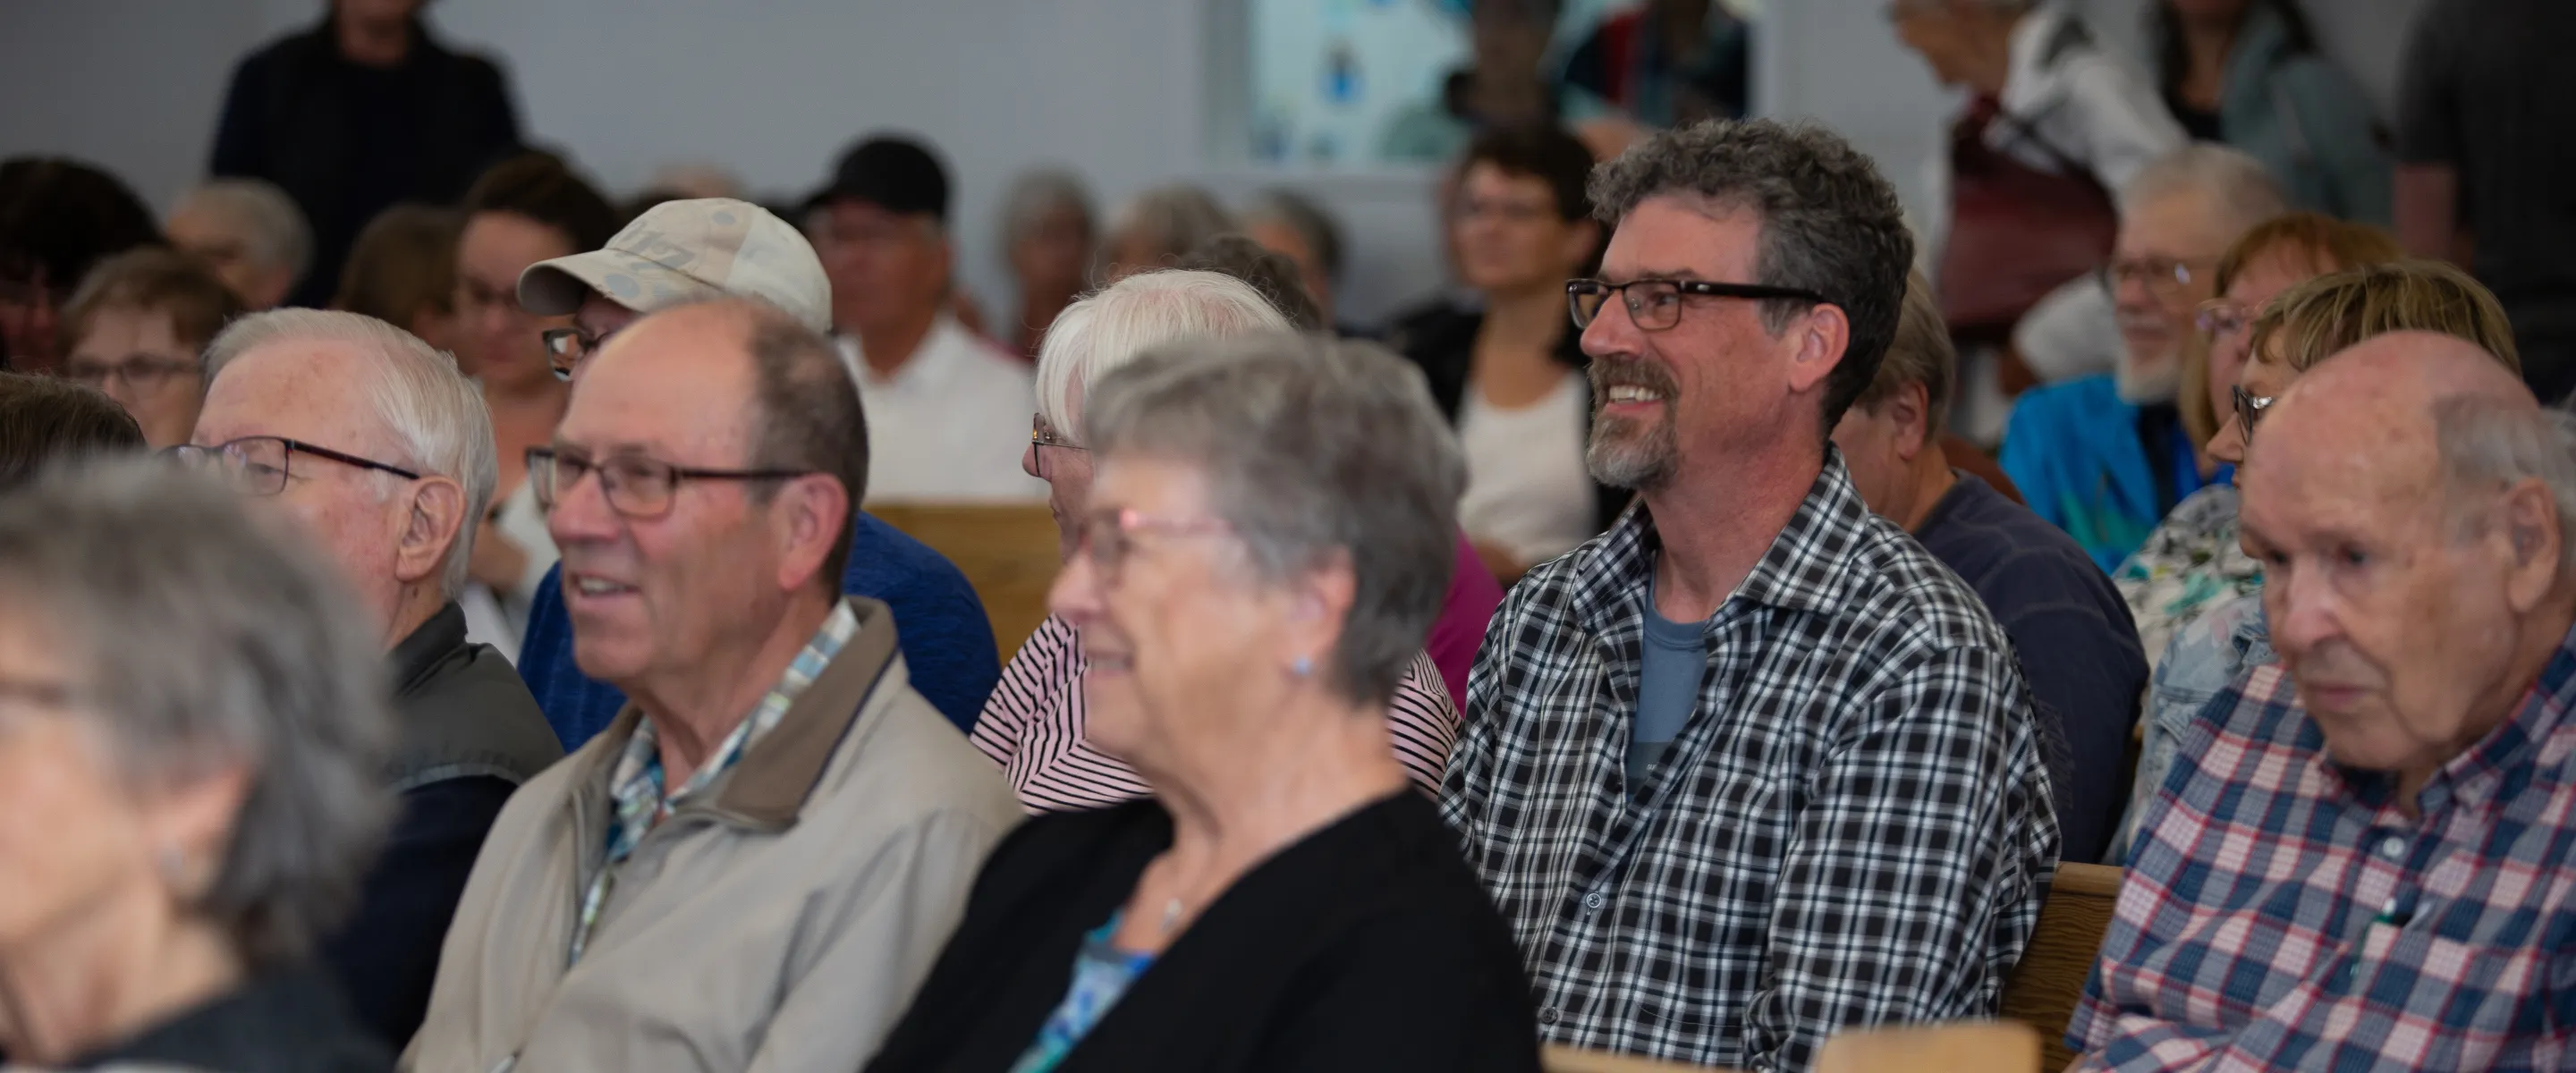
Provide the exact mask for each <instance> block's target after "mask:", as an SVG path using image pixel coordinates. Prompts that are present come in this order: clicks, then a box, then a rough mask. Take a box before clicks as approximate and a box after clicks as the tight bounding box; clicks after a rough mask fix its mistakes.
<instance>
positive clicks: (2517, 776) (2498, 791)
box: [2248, 629, 2576, 816]
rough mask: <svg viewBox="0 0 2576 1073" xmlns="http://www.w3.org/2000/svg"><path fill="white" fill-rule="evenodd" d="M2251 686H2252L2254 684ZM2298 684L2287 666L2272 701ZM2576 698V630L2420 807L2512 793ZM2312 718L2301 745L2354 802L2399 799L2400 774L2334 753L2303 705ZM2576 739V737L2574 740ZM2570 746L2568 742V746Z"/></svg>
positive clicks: (2434, 782)
mask: <svg viewBox="0 0 2576 1073" xmlns="http://www.w3.org/2000/svg"><path fill="white" fill-rule="evenodd" d="M2248 688H2249V691H2250V689H2251V684H2250V683H2249V684H2248ZM2296 692H2297V691H2296V687H2295V685H2294V683H2293V682H2292V681H2291V679H2290V675H2289V674H2288V671H2287V669H2286V668H2284V669H2283V671H2282V673H2281V675H2280V678H2279V680H2278V682H2277V684H2276V685H2275V687H2274V689H2272V690H2271V691H2269V693H2268V694H2267V699H2272V700H2274V701H2275V702H2276V703H2280V704H2285V705H2296V704H2297V700H2296ZM2571 704H2576V629H2571V630H2570V631H2569V632H2568V633H2567V635H2566V636H2564V637H2562V638H2560V639H2559V643H2558V651H2557V653H2556V654H2555V655H2553V656H2551V657H2550V659H2549V662H2548V663H2547V664H2546V665H2544V666H2543V667H2542V668H2541V670H2540V677H2539V678H2537V679H2535V680H2533V682H2532V684H2531V687H2530V688H2529V689H2528V690H2526V691H2525V692H2524V694H2523V698H2522V702H2521V704H2520V705H2519V706H2517V707H2516V708H2515V709H2514V714H2513V718H2511V719H2509V720H2506V721H2505V722H2504V724H2503V725H2501V726H2498V727H2496V728H2495V729H2494V730H2492V731H2490V732H2488V734H2487V736H2486V737H2484V738H2482V739H2479V741H2478V743H2477V744H2476V745H2473V746H2470V747H2469V749H2468V751H2467V752H2463V753H2461V754H2460V755H2458V756H2455V757H2452V758H2451V759H2450V761H2449V762H2448V763H2445V764H2443V765H2442V766H2441V767H2440V768H2439V769H2438V770H2436V771H2435V772H2434V773H2433V777H2432V778H2431V779H2430V780H2427V781H2426V782H2425V783H2424V789H2423V790H2422V791H2421V792H2419V793H2418V794H2417V795H2416V797H2415V804H2416V808H2417V810H2418V811H2419V812H2420V813H2422V814H2423V815H2425V816H2432V815H2435V814H2437V813H2440V812H2442V811H2444V810H2446V809H2450V808H2453V807H2467V808H2479V807H2483V806H2484V805H2486V804H2487V803H2489V802H2492V801H2496V800H2499V799H2503V798H2509V797H2511V796H2512V795H2513V794H2514V793H2515V792H2517V791H2519V790H2520V789H2521V788H2522V787H2523V786H2524V785H2525V784H2527V783H2529V782H2530V781H2531V776H2532V771H2533V768H2534V766H2535V764H2536V763H2538V762H2540V761H2542V760H2543V757H2542V756H2540V755H2539V752H2540V750H2541V749H2542V748H2543V747H2544V745H2545V744H2546V743H2548V742H2549V740H2550V738H2551V736H2552V735H2554V734H2556V733H2557V731H2558V728H2559V726H2560V725H2561V724H2562V723H2564V722H2565V721H2566V719H2567V709H2568V707H2569V705H2571ZM2296 710H2297V711H2298V713H2299V718H2300V719H2301V720H2302V721H2303V722H2306V724H2307V725H2306V726H2304V727H2302V728H2301V729H2300V744H2302V745H2306V746H2309V747H2311V748H2313V749H2315V750H2316V757H2317V760H2316V764H2317V766H2318V768H2319V769H2321V770H2322V771H2323V772H2324V773H2325V774H2326V775H2327V777H2328V778H2329V779H2330V780H2331V781H2332V784H2333V785H2337V786H2340V787H2342V788H2343V790H2344V791H2345V792H2346V793H2348V794H2350V795H2351V796H2352V798H2353V800H2354V801H2355V802H2356V803H2357V804H2359V805H2361V806H2363V807H2367V808H2385V807H2387V806H2388V805H2390V804H2392V803H2394V799H2395V797H2396V794H2397V777H2396V776H2395V775H2393V774H2390V773H2387V772H2381V771H2366V770H2363V769H2360V768H2352V767H2346V766H2344V765H2342V764H2338V763H2336V762H2334V760H2333V758H2332V757H2330V756H2329V755H2327V752H2326V746H2325V735H2324V732H2322V731H2320V730H2318V729H2317V727H2316V724H2315V722H2314V721H2311V720H2308V719H2307V712H2306V710H2305V709H2296ZM2571 744H2576V741H2571ZM2565 747H2566V746H2564V745H2562V746H2561V748H2562V749H2563V748H2565Z"/></svg>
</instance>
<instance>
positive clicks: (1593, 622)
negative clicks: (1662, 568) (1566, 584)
mask: <svg viewBox="0 0 2576 1073" xmlns="http://www.w3.org/2000/svg"><path fill="white" fill-rule="evenodd" d="M1869 517H1870V514H1869V506H1868V504H1866V503H1863V502H1861V498H1860V493H1859V492H1857V491H1855V490H1854V489H1853V488H1852V483H1851V473H1850V471H1848V470H1847V469H1845V468H1844V466H1843V457H1842V452H1841V451H1839V450H1837V449H1835V448H1834V447H1832V446H1831V445H1828V446H1826V448H1825V465H1824V468H1823V469H1822V470H1819V471H1818V472H1817V473H1816V480H1815V482H1814V483H1813V484H1811V485H1809V486H1808V488H1807V496H1806V498H1805V499H1803V500H1801V501H1800V502H1799V503H1798V510H1797V513H1795V514H1792V515H1790V516H1789V524H1787V525H1784V526H1782V527H1780V535H1779V536H1778V537H1777V538H1775V539H1773V540H1772V541H1771V547H1770V550H1768V551H1765V552H1764V553H1763V555H1762V561H1760V562H1758V563H1755V564H1754V566H1753V572H1752V573H1750V574H1747V575H1745V577H1744V580H1743V582H1742V583H1740V584H1738V585H1737V586H1736V588H1735V593H1734V595H1733V596H1732V597H1730V602H1732V601H1734V600H1743V601H1745V602H1747V603H1750V604H1754V605H1759V606H1764V607H1776V608H1780V609H1783V610H1788V611H1815V612H1820V613H1831V612H1833V611H1834V610H1835V609H1836V608H1838V607H1839V606H1841V604H1842V602H1843V600H1844V599H1845V597H1846V595H1847V594H1846V593H1845V592H1844V589H1845V587H1846V586H1848V585H1851V584H1853V583H1855V579H1854V578H1853V577H1852V576H1851V573H1852V572H1851V571H1848V570H1841V569H1836V567H1838V566H1840V565H1841V564H1842V563H1843V562H1844V560H1845V559H1846V558H1847V557H1848V556H1849V555H1850V554H1851V550H1852V546H1853V545H1854V544H1856V543H1858V542H1859V540H1860V535H1861V529H1862V526H1864V525H1866V524H1868V522H1869ZM1663 547H1664V541H1663V537H1662V536H1661V535H1660V534H1658V533H1656V531H1655V516H1654V514H1653V513H1652V512H1650V511H1648V510H1646V509H1645V507H1644V506H1642V505H1638V506H1632V507H1630V508H1628V510H1627V511H1626V512H1625V513H1623V514H1621V515H1620V516H1619V520H1618V521H1617V522H1616V523H1614V524H1613V525H1612V526H1611V527H1610V531H1609V532H1608V533H1605V534H1603V535H1602V537H1601V540H1600V543H1598V544H1596V545H1594V547H1593V549H1592V551H1591V553H1590V554H1589V555H1588V556H1586V557H1585V558H1584V559H1583V560H1582V562H1581V564H1580V565H1579V566H1577V567H1576V576H1575V578H1574V581H1573V583H1572V585H1571V586H1570V588H1571V590H1572V600H1571V605H1570V606H1571V607H1572V609H1573V611H1574V614H1575V617H1576V618H1577V619H1578V620H1579V621H1581V622H1582V623H1583V624H1584V626H1586V627H1587V628H1589V629H1592V630H1593V631H1595V632H1596V633H1607V632H1609V631H1611V630H1613V629H1615V628H1618V627H1620V626H1622V625H1625V626H1626V627H1628V628H1631V629H1634V628H1635V627H1636V621H1637V618H1638V616H1639V613H1640V610H1641V608H1642V607H1643V606H1644V605H1643V603H1642V602H1641V601H1643V600H1644V599H1645V598H1646V593H1647V592H1648V591H1649V589H1650V587H1651V585H1652V583H1653V581H1654V576H1655V558H1656V556H1658V555H1660V554H1662V552H1663Z"/></svg>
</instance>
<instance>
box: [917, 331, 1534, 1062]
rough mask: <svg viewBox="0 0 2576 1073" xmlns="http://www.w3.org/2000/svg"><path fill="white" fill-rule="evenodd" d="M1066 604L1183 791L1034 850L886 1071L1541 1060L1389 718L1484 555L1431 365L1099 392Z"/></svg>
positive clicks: (1270, 348)
mask: <svg viewBox="0 0 2576 1073" xmlns="http://www.w3.org/2000/svg"><path fill="white" fill-rule="evenodd" d="M1092 387H1093V389H1094V390H1093V395H1092V401H1091V405H1090V406H1089V409H1088V411H1087V413H1086V414H1085V417H1084V425H1083V431H1084V442H1086V443H1088V444H1090V445H1091V448H1092V451H1093V453H1094V455H1095V457H1094V458H1093V460H1092V462H1093V465H1094V467H1095V476H1094V479H1093V482H1092V486H1091V490H1090V494H1089V496H1088V498H1087V500H1086V502H1085V503H1084V505H1083V508H1082V510H1081V512H1080V513H1079V514H1078V516H1077V517H1076V519H1075V523H1074V525H1073V526H1072V529H1071V531H1070V540H1071V543H1072V545H1073V548H1074V554H1073V556H1072V558H1071V559H1070V560H1069V561H1068V562H1067V563H1066V565H1065V570H1064V573H1063V575H1062V576H1060V577H1059V578H1058V579H1057V580H1056V585H1055V591H1054V593H1053V595H1052V597H1051V604H1052V606H1053V608H1054V610H1055V611H1056V613H1057V614H1058V615H1059V616H1060V617H1061V618H1063V619H1064V620H1065V621H1067V622H1070V623H1072V624H1073V626H1074V628H1075V629H1076V630H1078V631H1079V632H1080V635H1081V638H1082V642H1083V644H1084V646H1085V647H1086V649H1087V650H1088V651H1089V653H1090V660H1089V666H1088V669H1087V670H1086V671H1085V672H1084V674H1083V682H1082V688H1083V689H1084V690H1085V691H1087V692H1088V693H1089V694H1090V701H1091V705H1092V722H1091V724H1090V727H1089V732H1090V735H1091V737H1092V739H1093V740H1094V741H1095V742H1096V743H1097V744H1098V745H1099V747H1100V748H1101V750H1102V751H1103V752H1104V753H1105V754H1106V755H1109V756H1115V757H1117V758H1119V759H1120V760H1121V761H1123V762H1125V763H1127V764H1129V765H1132V767H1133V769H1134V770H1135V771H1136V772H1137V773H1138V774H1139V775H1141V776H1142V778H1143V780H1144V782H1145V784H1146V785H1147V787H1148V788H1149V789H1150V791H1151V792H1152V794H1153V797H1152V798H1151V799H1149V800H1143V801H1135V802H1130V803H1127V804H1124V805H1119V806H1116V807H1112V808H1106V809H1099V810H1093V811H1085V812H1074V813H1063V814H1057V815H1051V816H1043V817H1040V818H1038V819H1035V820H1032V821H1030V822H1029V823H1027V824H1025V825H1023V826H1021V827H1020V828H1019V829H1018V830H1016V831H1015V832H1013V833H1012V834H1011V835H1010V836H1009V837H1008V838H1006V839H1005V840H1004V842H1003V843H1002V845H1001V846H1000V847H999V848H997V849H996V850H995V851H994V853H993V856H992V857H991V858H990V859H989V860H988V861H987V862H986V863H985V865H984V869H983V871H982V873H981V874H980V875H979V876H978V877H977V879H976V884H975V892H974V895H973V896H972V897H971V898H970V899H969V901H968V903H967V907H966V916H965V919H964V920H963V921H962V922H961V923H960V924H959V925H958V928H957V931H956V932H955V934H954V935H953V936H952V937H951V938H950V939H949V942H948V945H947V948H946V949H945V950H943V951H942V952H941V954H940V957H939V960H938V962H937V963H936V964H935V965H934V966H933V968H932V969H931V973H930V978H929V979H928V981H926V982H925V983H924V984H923V986H922V989H921V991H920V992H919V994H917V995H916V996H915V997H914V999H913V1004H912V1007H911V1009H910V1010H908V1011H907V1012H906V1013H905V1015H904V1017H903V1019H902V1020H901V1021H900V1022H899V1023H898V1024H897V1025H896V1027H895V1029H894V1032H893V1033H892V1034H891V1035H890V1036H889V1037H888V1038H887V1042H886V1044H885V1047H884V1049H883V1050H881V1051H880V1052H879V1053H878V1054H877V1057H876V1059H875V1060H874V1061H873V1062H871V1063H869V1064H868V1066H867V1069H868V1070H869V1071H870V1073H909V1071H915V1070H940V1071H947V1073H1004V1071H1006V1070H1007V1071H1010V1073H1054V1071H1057V1070H1066V1071H1075V1070H1131V1069H1151V1070H1159V1071H1164V1073H1215V1071H1230V1070H1265V1071H1306V1070H1312V1071H1315V1073H1326V1071H1329V1073H1370V1071H1380V1070H1382V1071H1386V1073H1396V1071H1408V1073H1409V1071H1413V1070H1428V1069H1441V1070H1478V1071H1498V1073H1535V1071H1536V1070H1537V1068H1538V1055H1537V1053H1536V1052H1537V1035H1536V1034H1537V1025H1536V1023H1535V1018H1534V1016H1533V1015H1532V1012H1531V1009H1530V1000H1529V984H1528V982H1527V980H1526V978H1525V977H1524V975H1523V973H1522V970H1521V964H1520V955H1519V953H1518V951H1517V950H1516V949H1515V948H1514V946H1513V943H1512V938H1511V934H1510V931H1509V929H1508V928H1507V927H1506V926H1505V925H1504V924H1503V922H1502V919H1501V918H1500V917H1499V916H1498V915H1497V914H1496V913H1495V911H1494V908H1493V904H1492V903H1491V902H1490V901H1488V900H1487V898H1486V896H1485V893H1484V889H1483V888H1482V887H1481V886H1480V885H1479V884H1478V882H1477V880H1476V878H1475V875H1474V874H1473V873H1472V872H1471V871H1469V870H1468V868H1467V866H1466V864H1465V862H1464V861H1463V860H1461V859H1460V857H1459V855H1458V849H1457V841H1456V836H1455V835H1453V834H1452V833H1451V832H1450V831H1449V829H1448V828H1447V827H1446V826H1445V825H1443V824H1442V823H1441V821H1440V818H1439V815H1438V812H1437V810H1436V806H1434V805H1433V804H1432V802H1431V801H1430V800H1429V799H1428V798H1425V797H1424V796H1423V795H1421V794H1420V793H1417V792H1415V790H1414V788H1413V787H1412V786H1411V785H1410V782H1411V779H1410V778H1409V774H1410V773H1408V772H1407V771H1406V769H1405V766H1404V765H1403V764H1401V763H1399V762H1398V760H1397V752H1396V745H1395V740H1394V735H1393V733H1392V732H1391V730H1390V726H1389V722H1388V719H1387V717H1386V710H1387V704H1388V701H1389V700H1390V699H1391V698H1392V697H1393V696H1394V695H1395V692H1396V690H1397V689H1398V683H1399V682H1401V681H1402V680H1403V678H1404V676H1405V675H1406V674H1407V673H1408V668H1410V667H1412V666H1413V665H1415V664H1416V663H1418V662H1419V659H1420V657H1419V651H1420V649H1421V645H1422V638H1423V635H1424V633H1425V631H1427V630H1428V629H1429V628H1430V625H1431V622H1432V620H1433V619H1434V618H1435V617H1437V616H1438V614H1439V612H1440V605H1441V598H1442V594H1443V592H1444V591H1445V589H1446V588H1447V583H1448V577H1449V572H1450V569H1451V568H1452V566H1453V564H1455V562H1456V557H1455V553H1454V551H1453V547H1454V542H1455V540H1456V525H1457V520H1456V519H1457V507H1456V504H1457V501H1458V494H1459V491H1460V490H1461V489H1462V488H1463V487H1464V486H1465V484H1466V472H1465V466H1464V465H1463V464H1462V463H1461V462H1460V460H1459V455H1458V449H1457V446H1456V444H1455V442H1454V441H1453V440H1452V438H1451V437H1450V436H1449V434H1448V430H1447V429H1446V427H1445V426H1444V422H1443V421H1442V420H1441V418H1440V415H1439V413H1438V412H1437V411H1436V410H1435V409H1433V406H1432V402H1431V398H1430V395H1429V393H1428V392H1427V391H1426V390H1425V389H1424V387H1423V384H1422V380H1421V377H1420V376H1419V375H1418V374H1416V373H1414V372H1413V371H1412V370H1411V369H1409V368H1408V367H1406V366H1405V365H1404V363H1403V361H1402V360H1401V359H1399V358H1397V357H1395V356H1394V355H1393V354H1390V353H1387V352H1385V351H1383V350H1380V349H1378V348H1376V347H1373V346H1368V345H1365V344H1342V343H1335V342H1332V341H1329V340H1325V339H1321V338H1313V337H1299V336H1294V335H1284V334H1274V335H1267V336H1260V337H1257V338H1247V339H1239V340H1227V341H1212V340H1205V339H1201V340H1197V341H1193V342H1188V343H1181V344H1176V345H1174V346H1171V347H1166V348H1162V349H1158V350H1156V351H1154V352H1152V353H1149V354H1147V355H1145V356H1144V357H1142V358H1139V359H1136V360H1135V361H1133V362H1132V363H1130V364H1128V365H1127V366H1126V367H1125V368H1122V369H1120V370H1119V371H1117V372H1115V373H1112V374H1110V375H1109V376H1107V377H1105V378H1104V379H1102V380H1101V381H1099V382H1097V383H1096V384H1094V385H1092Z"/></svg>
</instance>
